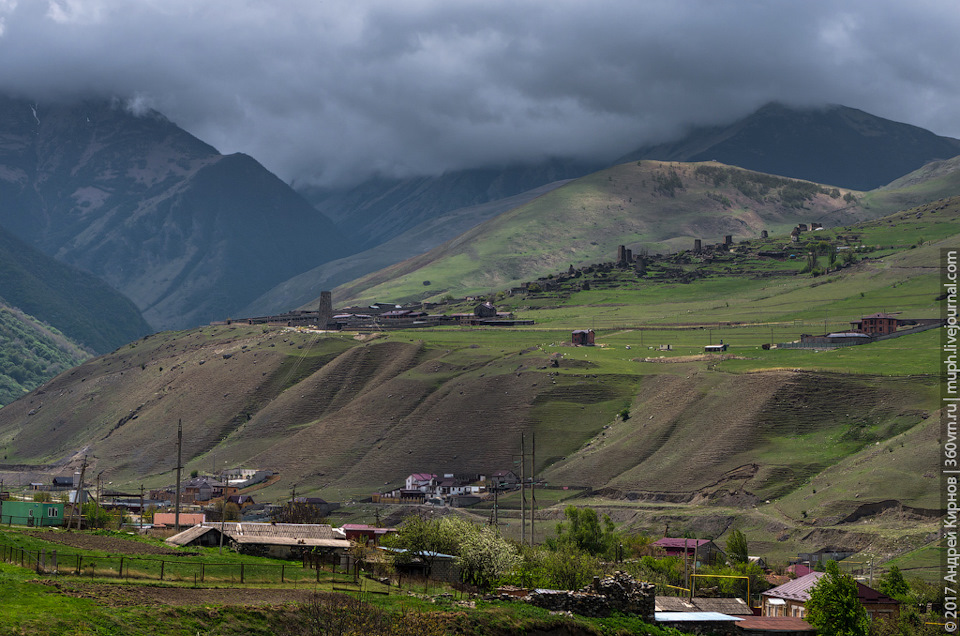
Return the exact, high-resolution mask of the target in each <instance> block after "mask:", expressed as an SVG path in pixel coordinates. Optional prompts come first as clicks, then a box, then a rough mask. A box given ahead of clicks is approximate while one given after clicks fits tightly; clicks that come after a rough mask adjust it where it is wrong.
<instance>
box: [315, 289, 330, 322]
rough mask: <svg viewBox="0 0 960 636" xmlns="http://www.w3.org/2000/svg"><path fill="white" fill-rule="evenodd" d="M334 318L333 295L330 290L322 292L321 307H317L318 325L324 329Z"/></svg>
mask: <svg viewBox="0 0 960 636" xmlns="http://www.w3.org/2000/svg"><path fill="white" fill-rule="evenodd" d="M332 318H333V295H332V294H331V293H330V292H328V291H322V292H320V307H319V309H317V326H318V327H320V328H321V329H323V328H324V327H326V326H327V323H328V322H330V320H331V319H332Z"/></svg>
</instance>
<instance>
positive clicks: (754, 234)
mask: <svg viewBox="0 0 960 636" xmlns="http://www.w3.org/2000/svg"><path fill="white" fill-rule="evenodd" d="M957 165H958V162H957V160H951V161H946V162H938V163H935V164H931V165H929V166H925V167H924V168H923V169H921V170H918V171H916V172H914V173H911V174H910V175H907V176H906V177H904V178H903V179H901V180H898V181H897V182H894V184H891V185H890V186H888V187H885V188H882V189H880V190H876V191H872V192H870V193H858V192H851V191H847V190H840V189H835V188H831V187H824V186H818V185H815V184H811V183H809V182H803V181H794V180H787V179H782V178H780V177H772V176H770V175H763V174H760V173H754V172H749V171H745V170H741V169H739V168H731V167H727V166H722V165H720V164H715V163H702V164H682V163H663V162H655V161H641V162H638V163H629V164H623V165H620V166H616V167H614V168H611V169H609V170H605V171H602V172H598V173H596V174H593V175H590V176H588V177H584V178H582V179H578V180H576V181H574V182H571V183H569V184H567V185H566V186H564V187H562V188H558V189H557V190H554V191H553V192H550V193H548V194H546V195H544V196H542V197H540V198H538V199H536V200H534V201H532V202H531V203H528V204H527V205H524V206H521V207H519V208H516V209H514V210H511V211H509V212H506V213H504V214H502V215H500V216H498V217H496V218H495V219H492V220H490V221H488V222H486V223H484V224H482V225H480V226H478V227H476V228H473V229H472V230H470V231H468V232H466V233H465V234H463V235H461V236H460V237H458V238H456V239H454V240H452V241H449V242H447V243H445V244H443V245H441V246H440V247H438V248H436V249H434V250H431V251H430V252H427V253H426V254H423V255H421V256H419V257H415V258H412V259H409V260H407V261H404V262H402V263H399V264H397V265H394V266H392V267H389V268H386V269H384V270H381V271H379V272H375V273H373V274H370V275H368V276H365V277H362V278H360V279H358V280H356V281H353V282H351V283H349V284H346V285H342V286H340V287H338V288H337V289H336V290H335V291H334V297H335V298H336V299H337V303H338V304H340V305H349V304H367V303H369V302H373V301H377V300H381V301H382V300H392V301H397V302H405V301H414V300H431V301H436V300H438V299H440V298H443V297H445V296H447V295H450V294H452V295H454V296H460V295H464V294H474V295H475V294H488V293H491V292H494V291H497V290H500V289H504V288H508V287H512V286H516V285H519V284H520V283H521V282H524V281H530V280H534V279H536V278H538V277H542V276H546V275H548V274H551V273H557V272H561V271H563V270H566V269H567V267H568V266H569V265H574V266H576V267H581V266H583V265H586V264H590V263H597V262H604V261H609V260H611V259H612V258H613V257H614V255H615V254H616V249H617V245H621V244H622V245H626V246H627V247H628V248H631V249H632V250H633V252H634V253H635V254H640V253H649V254H653V253H657V252H663V253H672V252H676V251H678V250H689V249H691V248H692V247H693V244H694V240H695V239H697V238H699V239H702V240H703V241H704V243H705V244H706V243H715V242H719V241H722V240H723V237H724V236H725V235H728V234H729V235H732V236H733V237H734V239H735V241H737V242H740V241H743V240H749V241H753V242H755V241H757V240H758V237H759V236H760V233H761V232H762V231H763V230H767V231H768V232H769V233H770V234H771V235H779V236H780V239H779V244H776V243H775V242H773V241H770V242H769V249H779V248H780V247H782V246H783V243H784V239H785V235H786V233H787V232H789V230H790V229H791V228H792V227H794V226H795V225H796V224H798V223H806V224H810V223H811V222H817V223H822V224H823V225H824V227H825V228H827V232H825V234H830V233H833V234H834V235H835V234H836V232H837V231H839V230H838V228H843V227H845V226H848V225H849V224H850V223H853V222H857V221H865V220H869V219H873V218H878V217H882V216H885V215H890V214H893V213H895V212H896V211H897V210H901V209H906V208H909V207H913V206H918V205H925V204H931V203H933V202H936V201H938V200H940V199H941V198H942V197H945V196H953V195H956V194H957V193H960V171H958V170H957ZM934 207H935V206H934ZM926 225H928V226H929V224H926ZM864 231H866V230H864ZM952 231H953V228H952V227H949V226H944V227H941V228H939V229H938V228H930V229H929V230H925V231H924V232H919V233H914V234H911V235H909V236H910V238H911V240H913V241H914V242H916V241H917V240H918V239H921V238H922V239H924V240H925V241H926V242H931V241H935V240H937V237H944V236H949V235H950V233H951V232H952ZM924 233H926V234H927V236H923V234H924ZM865 236H866V237H869V239H870V244H883V245H887V244H896V243H898V242H902V240H903V239H904V237H902V236H898V237H892V236H884V235H883V234H882V233H878V232H876V231H875V230H871V231H870V232H867V234H866V235H865ZM873 241H876V243H873ZM424 281H429V283H430V284H429V285H428V286H427V285H424Z"/></svg>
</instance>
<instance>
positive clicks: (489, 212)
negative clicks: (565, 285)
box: [239, 181, 566, 316]
mask: <svg viewBox="0 0 960 636" xmlns="http://www.w3.org/2000/svg"><path fill="white" fill-rule="evenodd" d="M564 183H566V182H565V181H556V182H554V183H549V184H547V185H545V186H541V187H539V188H534V189H533V190H528V191H527V192H524V193H522V194H518V195H515V196H512V197H507V198H505V199H497V200H496V201H491V202H490V203H483V204H480V205H474V206H470V207H468V208H460V209H457V210H453V211H452V212H447V213H445V214H442V215H440V216H436V217H433V218H431V219H427V220H426V221H424V222H422V223H420V224H419V225H417V226H415V227H413V228H411V229H409V230H407V231H406V232H404V233H403V234H400V235H398V236H395V237H393V238H392V239H390V240H389V241H387V242H386V243H383V244H381V245H378V246H376V247H372V248H370V249H368V250H364V251H362V252H358V253H356V254H352V255H350V256H347V257H345V258H339V259H337V260H335V261H331V262H329V263H324V264H323V265H321V266H320V267H316V268H314V269H312V270H310V271H308V272H304V273H303V274H301V275H299V276H296V277H294V278H291V279H290V280H288V281H285V282H283V283H282V284H281V285H278V286H277V287H275V288H274V289H271V290H270V291H269V292H267V293H266V294H264V295H263V296H261V297H260V298H258V299H257V300H255V301H254V302H252V303H251V304H250V305H248V306H247V307H246V308H245V309H243V310H241V312H240V314H239V315H241V316H259V315H265V314H269V313H270V308H272V307H299V306H303V307H306V306H309V307H311V308H312V307H315V306H316V302H315V299H316V298H317V297H318V292H320V291H323V290H328V289H333V288H334V287H337V286H338V285H342V284H344V283H348V282H350V281H351V280H353V279H355V278H360V277H361V276H363V275H365V274H369V273H370V272H375V271H377V270H379V269H383V268H385V267H389V266H390V265H393V264H394V263H397V262H399V261H402V260H406V259H408V258H412V257H414V256H418V255H420V254H423V253H424V252H427V251H429V250H430V249H431V248H433V247H436V246H437V245H438V244H439V243H442V242H444V241H447V240H450V239H453V238H455V237H457V236H459V235H460V234H462V233H464V232H466V231H467V230H469V229H470V228H472V227H475V226H476V225H478V224H480V223H482V222H484V221H486V220H488V219H491V218H493V217H495V216H497V215H499V214H502V213H504V212H506V211H508V210H511V209H513V208H515V207H518V206H520V205H523V204H525V203H527V202H529V201H531V200H532V199H535V198H537V197H539V196H542V195H544V194H546V193H547V192H550V191H551V190H554V189H556V188H559V187H560V186H561V185H563V184H564Z"/></svg>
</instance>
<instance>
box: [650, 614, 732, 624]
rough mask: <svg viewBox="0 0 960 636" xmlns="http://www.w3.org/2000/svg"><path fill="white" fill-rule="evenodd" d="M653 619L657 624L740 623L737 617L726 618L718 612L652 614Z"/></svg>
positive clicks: (726, 616) (725, 615)
mask: <svg viewBox="0 0 960 636" xmlns="http://www.w3.org/2000/svg"><path fill="white" fill-rule="evenodd" d="M654 617H655V618H656V621H657V622H658V623H673V622H680V621H684V622H686V621H689V622H707V621H711V622H712V621H716V622H721V621H723V622H729V621H742V620H743V618H741V617H739V616H728V615H727V614H721V613H720V612H654Z"/></svg>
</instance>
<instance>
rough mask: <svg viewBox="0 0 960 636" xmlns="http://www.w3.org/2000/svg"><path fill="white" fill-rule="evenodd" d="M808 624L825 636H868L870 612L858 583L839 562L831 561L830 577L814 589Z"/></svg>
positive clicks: (827, 573) (824, 578) (828, 571)
mask: <svg viewBox="0 0 960 636" xmlns="http://www.w3.org/2000/svg"><path fill="white" fill-rule="evenodd" d="M806 609H807V622H809V623H810V624H811V625H813V626H814V627H816V628H817V633H819V634H820V635H821V636H866V634H867V632H868V631H869V628H870V623H869V620H868V619H867V611H866V610H865V609H864V608H863V605H862V604H861V603H860V600H859V599H858V598H857V582H856V581H854V580H853V577H852V576H850V575H849V574H843V573H841V572H840V568H839V567H838V566H837V563H836V561H827V568H826V574H824V575H823V576H822V577H820V579H819V580H818V581H817V583H816V585H814V586H813V588H812V589H811V590H810V600H808V601H807V603H806Z"/></svg>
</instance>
